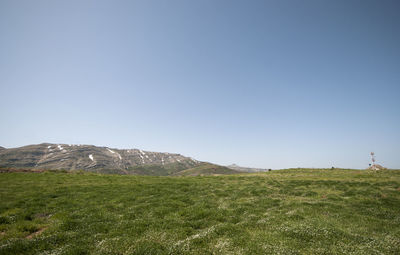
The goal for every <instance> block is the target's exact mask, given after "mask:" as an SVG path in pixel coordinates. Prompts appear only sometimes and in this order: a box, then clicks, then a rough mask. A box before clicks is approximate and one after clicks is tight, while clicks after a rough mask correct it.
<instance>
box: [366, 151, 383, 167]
mask: <svg viewBox="0 0 400 255" xmlns="http://www.w3.org/2000/svg"><path fill="white" fill-rule="evenodd" d="M370 155H371V161H372V164H369V167H368V169H369V170H384V169H386V168H384V167H383V166H381V165H379V164H375V161H376V160H375V153H374V152H371V154H370Z"/></svg>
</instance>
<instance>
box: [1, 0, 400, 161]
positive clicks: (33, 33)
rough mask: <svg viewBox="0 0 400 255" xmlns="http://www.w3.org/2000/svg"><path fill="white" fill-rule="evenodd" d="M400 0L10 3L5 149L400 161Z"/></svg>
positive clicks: (4, 4)
mask: <svg viewBox="0 0 400 255" xmlns="http://www.w3.org/2000/svg"><path fill="white" fill-rule="evenodd" d="M399 10H400V3H399V1H387V0H383V1H355V0H346V1H320V0H318V1H317V0H315V1H311V0H307V1H305V0H304V1H293V0H292V1H285V0H279V1H266V0H263V1H257V0H251V1H244V0H243V1H231V0H229V1H223V0H218V1H215V0H202V1H188V0H185V1H183V0H182V1H173V0H168V1H166V0H163V1H161V0H160V1H153V0H146V1H98V0H97V1H82V0H79V1H50V0H48V1H41V0H37V1H30V0H29V1H28V0H27V1H19V0H9V1H8V0H1V1H0V39H1V40H0V119H1V125H0V145H1V146H4V147H17V146H22V145H27V144H32V143H41V142H54V143H77V144H95V145H103V146H110V147H115V148H141V149H144V150H151V151H167V152H177V153H181V154H183V155H187V156H192V157H194V158H196V159H199V160H205V161H210V162H214V163H218V164H224V165H225V164H231V163H236V164H239V165H243V166H250V167H265V168H286V167H331V166H335V167H351V168H365V167H367V166H368V163H369V152H370V151H374V152H375V153H376V156H377V161H378V163H381V164H383V165H384V166H387V167H391V168H400V155H399V154H400V132H399V131H400V100H399V98H400V33H399V27H400V15H398V11H399Z"/></svg>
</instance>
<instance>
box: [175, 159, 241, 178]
mask: <svg viewBox="0 0 400 255" xmlns="http://www.w3.org/2000/svg"><path fill="white" fill-rule="evenodd" d="M238 173H240V171H236V170H232V169H229V168H227V167H225V166H219V165H215V164H211V163H206V162H204V163H201V164H200V165H198V166H195V167H193V168H189V169H186V170H183V171H180V172H177V173H174V174H173V175H174V176H198V175H201V176H203V175H219V174H238Z"/></svg>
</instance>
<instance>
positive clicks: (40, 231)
mask: <svg viewBox="0 0 400 255" xmlns="http://www.w3.org/2000/svg"><path fill="white" fill-rule="evenodd" d="M46 229H47V227H44V228H41V229H39V230H38V231H36V232H33V233H32V234H30V235H28V236H27V237H25V238H26V239H32V238H34V237H35V236H38V235H40V234H41V233H43V231H45V230H46Z"/></svg>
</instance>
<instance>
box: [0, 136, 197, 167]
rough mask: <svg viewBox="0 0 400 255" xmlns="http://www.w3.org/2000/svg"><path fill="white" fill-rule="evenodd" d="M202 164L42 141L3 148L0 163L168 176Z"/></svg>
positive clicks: (168, 156)
mask: <svg viewBox="0 0 400 255" xmlns="http://www.w3.org/2000/svg"><path fill="white" fill-rule="evenodd" d="M200 163H201V162H199V161H197V160H194V159H192V158H189V157H184V156H182V155H180V154H174V153H161V152H149V151H142V150H138V149H124V150H120V149H114V148H108V147H97V146H93V145H68V144H50V143H42V144H37V145H28V146H23V147H19V148H11V149H3V150H0V166H2V167H15V168H33V169H49V170H61V169H63V170H78V169H82V170H87V171H93V172H101V173H119V174H149V175H169V174H172V173H175V172H179V171H182V170H185V169H189V168H192V167H196V166H198V165H199V164H200Z"/></svg>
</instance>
